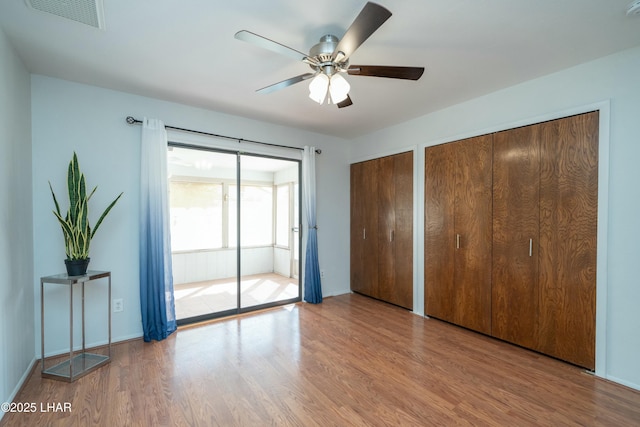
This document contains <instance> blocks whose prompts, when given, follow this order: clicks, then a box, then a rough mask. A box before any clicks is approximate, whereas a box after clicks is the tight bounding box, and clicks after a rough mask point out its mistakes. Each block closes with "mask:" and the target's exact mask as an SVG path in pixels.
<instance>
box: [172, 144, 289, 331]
mask: <svg viewBox="0 0 640 427" xmlns="http://www.w3.org/2000/svg"><path fill="white" fill-rule="evenodd" d="M167 159H168V170H169V192H170V193H169V203H170V214H171V242H172V243H171V248H172V262H173V282H174V296H175V302H176V318H177V319H178V323H179V324H185V323H191V322H195V321H200V320H205V319H209V318H215V317H220V316H226V315H230V314H236V313H240V312H244V311H250V310H253V309H257V308H263V307H269V306H274V305H280V304H286V303H289V302H295V301H300V285H299V282H298V271H299V267H298V265H299V263H300V261H299V256H298V254H299V243H300V242H299V239H300V236H299V232H298V216H299V194H298V191H299V185H298V181H299V175H300V170H299V169H300V162H299V161H294V160H285V159H275V158H268V157H264V156H252V155H244V154H243V155H240V154H239V153H229V152H218V151H214V150H210V149H204V148H196V147H190V146H180V145H174V146H171V147H170V149H169V151H168V155H167ZM239 165H241V166H240V167H239Z"/></svg>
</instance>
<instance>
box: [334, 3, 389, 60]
mask: <svg viewBox="0 0 640 427" xmlns="http://www.w3.org/2000/svg"><path fill="white" fill-rule="evenodd" d="M390 17H391V12H389V11H388V10H387V9H385V8H384V7H382V6H380V5H377V4H375V3H371V2H368V3H367V4H365V5H364V8H362V11H361V12H360V14H359V15H358V16H357V17H356V19H355V21H353V23H352V24H351V26H350V27H349V29H348V30H347V32H346V33H344V36H342V40H340V42H339V43H338V46H336V48H335V50H334V51H333V55H332V58H333V59H336V57H337V56H338V53H339V52H342V53H341V54H340V58H341V59H340V60H341V61H344V60H346V59H347V58H349V57H350V56H351V54H352V53H353V52H355V50H356V49H357V48H358V47H360V45H361V44H362V43H364V41H365V40H367V39H368V38H369V36H370V35H371V34H373V33H374V32H375V31H376V30H377V29H378V28H380V26H381V25H382V24H384V23H385V21H386V20H387V19H389V18H390ZM342 58H344V59H342Z"/></svg>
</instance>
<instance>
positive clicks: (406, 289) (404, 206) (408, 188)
mask: <svg viewBox="0 0 640 427" xmlns="http://www.w3.org/2000/svg"><path fill="white" fill-rule="evenodd" d="M392 160H393V181H392V185H393V210H394V216H395V222H394V225H393V228H392V229H391V233H390V234H391V236H390V240H392V244H393V248H394V263H395V272H394V286H393V288H391V289H389V290H388V294H387V295H386V298H387V299H385V301H389V302H391V303H393V304H396V305H399V306H401V307H404V308H407V309H410V310H412V309H413V151H409V152H406V153H401V154H396V155H394V156H393V157H392Z"/></svg>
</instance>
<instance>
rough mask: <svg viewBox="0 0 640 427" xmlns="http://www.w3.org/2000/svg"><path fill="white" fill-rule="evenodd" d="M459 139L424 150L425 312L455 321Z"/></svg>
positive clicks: (448, 320)
mask: <svg viewBox="0 0 640 427" xmlns="http://www.w3.org/2000/svg"><path fill="white" fill-rule="evenodd" d="M456 144H457V143H449V144H442V145H436V146H434V147H428V148H427V149H426V150H425V190H424V192H425V204H424V209H425V225H424V231H425V238H424V240H425V242H424V256H425V262H424V286H425V297H424V304H425V313H426V314H427V315H428V316H432V317H435V318H437V319H441V320H445V321H447V322H453V323H456V307H457V303H456V288H455V286H454V270H455V260H454V257H455V243H454V242H455V240H456V237H455V223H454V212H455V183H456V178H455V170H456V164H457V162H456V155H455V147H456Z"/></svg>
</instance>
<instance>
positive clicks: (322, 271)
mask: <svg viewBox="0 0 640 427" xmlns="http://www.w3.org/2000/svg"><path fill="white" fill-rule="evenodd" d="M320 278H321V279H324V270H320Z"/></svg>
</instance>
